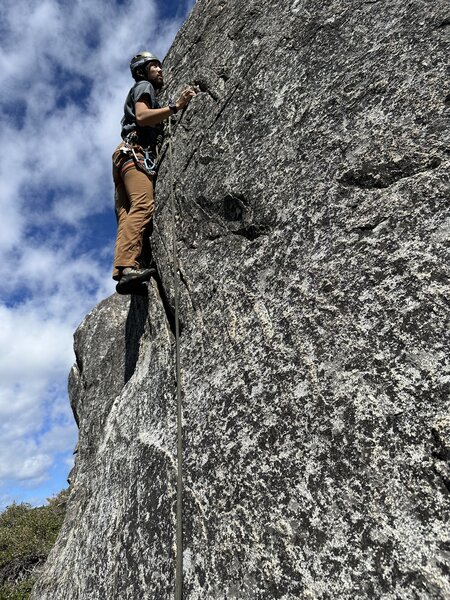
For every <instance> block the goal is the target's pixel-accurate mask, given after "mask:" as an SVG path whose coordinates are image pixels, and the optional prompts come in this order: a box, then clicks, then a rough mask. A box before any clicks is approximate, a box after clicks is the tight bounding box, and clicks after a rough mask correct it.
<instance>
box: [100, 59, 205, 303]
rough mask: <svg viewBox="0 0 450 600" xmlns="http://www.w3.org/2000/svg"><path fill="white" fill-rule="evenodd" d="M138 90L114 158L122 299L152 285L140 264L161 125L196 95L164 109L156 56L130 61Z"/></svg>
mask: <svg viewBox="0 0 450 600" xmlns="http://www.w3.org/2000/svg"><path fill="white" fill-rule="evenodd" d="M130 70H131V75H132V76H133V79H134V80H135V82H136V83H135V84H134V85H133V87H132V88H131V89H130V91H129V93H128V96H127V99H126V101H125V106H124V116H123V118H122V122H121V125H122V132H121V136H122V142H121V143H120V144H119V145H118V146H117V148H116V150H115V151H114V154H113V157H112V158H113V179H114V186H115V194H114V199H115V212H116V217H117V237H116V245H115V251H114V269H113V279H115V280H116V281H117V282H118V283H117V286H116V290H117V292H118V293H120V294H129V293H132V292H133V290H134V289H135V287H136V285H140V284H141V283H142V282H143V281H148V280H149V279H150V276H151V274H152V273H153V272H154V269H152V268H144V267H142V266H141V265H140V263H139V258H140V256H141V253H142V246H143V241H144V235H145V233H146V231H147V230H148V227H149V225H150V222H151V219H152V216H153V212H154V209H155V205H154V199H153V198H154V177H155V174H156V167H157V155H158V149H159V147H160V145H161V142H162V137H163V125H162V122H163V121H164V120H165V119H168V118H169V117H171V116H172V115H173V114H175V113H177V112H178V111H179V110H181V109H183V108H185V107H186V106H187V105H188V104H189V102H190V101H191V99H192V98H193V97H194V96H195V95H196V92H195V90H194V88H192V87H189V86H188V87H186V88H185V89H184V91H183V92H182V93H181V95H180V96H179V98H178V100H177V101H176V102H175V101H171V100H170V101H169V104H168V105H167V106H160V105H159V103H158V101H157V99H156V91H157V90H160V89H161V88H162V87H163V85H164V79H163V73H162V66H161V61H160V60H159V59H158V58H157V57H156V56H155V55H154V54H152V53H151V52H146V51H145V52H139V54H136V56H134V57H133V58H132V59H131V62H130Z"/></svg>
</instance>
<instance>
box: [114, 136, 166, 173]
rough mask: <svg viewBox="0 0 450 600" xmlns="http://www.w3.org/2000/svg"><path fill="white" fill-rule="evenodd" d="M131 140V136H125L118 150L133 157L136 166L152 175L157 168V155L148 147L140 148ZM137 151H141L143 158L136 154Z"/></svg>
mask: <svg viewBox="0 0 450 600" xmlns="http://www.w3.org/2000/svg"><path fill="white" fill-rule="evenodd" d="M133 141H134V139H133V138H131V137H130V136H127V138H125V140H124V142H123V145H122V146H120V148H119V150H120V151H121V152H122V153H123V154H128V155H131V156H132V157H133V161H134V164H135V165H136V168H138V169H139V168H140V169H143V170H144V171H145V172H146V173H147V174H148V175H150V177H154V176H155V175H156V172H157V170H158V157H157V156H156V154H155V153H154V152H152V151H151V150H150V149H149V148H142V147H141V146H139V145H138V144H135V143H133ZM138 153H139V154H142V153H143V154H144V156H143V158H141V157H140V156H138Z"/></svg>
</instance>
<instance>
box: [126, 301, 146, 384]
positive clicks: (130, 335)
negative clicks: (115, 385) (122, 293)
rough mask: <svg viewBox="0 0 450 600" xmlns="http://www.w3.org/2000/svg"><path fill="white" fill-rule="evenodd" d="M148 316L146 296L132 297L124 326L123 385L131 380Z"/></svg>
mask: <svg viewBox="0 0 450 600" xmlns="http://www.w3.org/2000/svg"><path fill="white" fill-rule="evenodd" d="M147 316H148V296H147V294H146V295H134V294H133V295H132V296H131V302H130V309H129V311H128V317H127V322H126V325H125V383H127V381H129V380H130V379H131V377H132V376H133V373H134V371H135V369H136V364H137V361H138V357H139V343H140V340H141V337H142V334H143V333H144V329H145V322H146V320H147Z"/></svg>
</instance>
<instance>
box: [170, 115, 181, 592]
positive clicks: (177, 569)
mask: <svg viewBox="0 0 450 600" xmlns="http://www.w3.org/2000/svg"><path fill="white" fill-rule="evenodd" d="M171 120H172V119H170V118H169V173H170V179H169V182H170V206H171V212H172V239H173V289H174V296H175V342H176V378H177V462H178V472H177V514H176V566H175V600H182V597H183V422H182V416H183V415H182V404H181V361H180V319H179V302H178V300H179V264H178V252H177V235H176V223H175V195H174V183H173V161H172V124H171Z"/></svg>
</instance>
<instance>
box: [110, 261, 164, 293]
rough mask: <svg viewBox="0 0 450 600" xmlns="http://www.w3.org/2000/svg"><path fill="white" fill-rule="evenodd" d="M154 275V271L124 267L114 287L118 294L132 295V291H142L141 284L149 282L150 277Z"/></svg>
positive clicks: (151, 269)
mask: <svg viewBox="0 0 450 600" xmlns="http://www.w3.org/2000/svg"><path fill="white" fill-rule="evenodd" d="M154 273H156V269H154V268H149V269H134V268H133V267H125V269H123V271H122V275H121V277H120V280H119V283H118V284H117V285H116V292H117V293H118V294H133V293H135V292H134V290H137V289H142V285H141V284H142V283H143V282H144V281H149V279H150V277H151V276H152V275H153V274H154Z"/></svg>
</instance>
